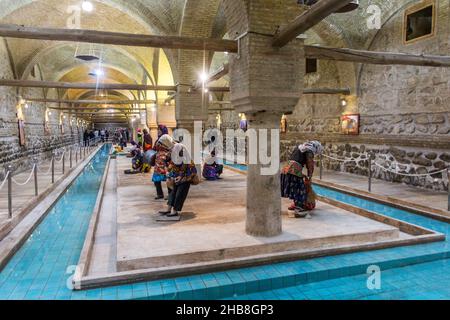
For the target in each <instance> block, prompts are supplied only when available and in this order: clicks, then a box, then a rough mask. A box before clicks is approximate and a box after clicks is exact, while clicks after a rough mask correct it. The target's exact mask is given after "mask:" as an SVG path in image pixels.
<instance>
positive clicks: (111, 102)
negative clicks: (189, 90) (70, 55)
mask: <svg viewBox="0 0 450 320" xmlns="http://www.w3.org/2000/svg"><path fill="white" fill-rule="evenodd" d="M23 99H24V100H25V101H30V102H48V103H67V104H78V105H80V104H99V105H108V104H109V105H130V104H153V103H156V101H155V100H103V101H102V100H63V99H41V98H23Z"/></svg>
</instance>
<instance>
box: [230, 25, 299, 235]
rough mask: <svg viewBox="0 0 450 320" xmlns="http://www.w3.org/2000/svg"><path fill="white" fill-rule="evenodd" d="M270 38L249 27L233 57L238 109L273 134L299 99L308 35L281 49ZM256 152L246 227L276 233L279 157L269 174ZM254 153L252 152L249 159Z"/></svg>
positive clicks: (233, 98)
mask: <svg viewBox="0 0 450 320" xmlns="http://www.w3.org/2000/svg"><path fill="white" fill-rule="evenodd" d="M271 40H272V37H271V36H267V35H264V34H255V33H247V34H245V35H244V36H242V37H241V39H240V55H232V56H231V57H230V77H231V81H230V86H231V102H232V104H233V106H234V107H235V109H236V112H238V113H245V114H246V116H247V119H248V120H249V128H250V129H256V131H258V130H259V129H268V130H269V132H268V134H269V137H270V130H271V129H278V130H279V128H280V123H281V118H282V116H283V114H288V113H291V112H292V111H293V110H294V108H295V106H296V105H297V103H298V101H299V99H300V97H301V94H302V91H303V77H304V71H305V60H304V51H303V40H301V39H296V40H294V41H292V42H291V43H289V44H288V45H286V46H285V47H283V48H281V49H274V48H272V46H271ZM249 132H251V130H249ZM257 134H258V135H259V132H258V133H257ZM278 139H279V138H278ZM249 140H250V139H249ZM269 141H270V138H269V139H268V142H269ZM277 142H279V141H277ZM258 143H259V141H258ZM269 146H270V144H269ZM249 150H250V149H249ZM269 150H270V148H269ZM253 152H256V153H257V155H256V158H257V159H258V161H257V163H256V164H251V165H249V172H248V177H247V223H246V231H247V233H248V234H249V235H252V236H263V237H273V236H277V235H279V234H281V232H282V225H281V191H280V181H279V163H278V172H277V173H275V174H273V175H264V174H262V173H261V169H262V168H263V166H262V165H261V164H260V162H259V161H260V154H259V152H258V151H253ZM278 152H279V150H278ZM252 157H253V158H255V155H254V154H251V153H250V154H249V158H250V161H249V162H250V163H251V158H252ZM273 161H274V160H273Z"/></svg>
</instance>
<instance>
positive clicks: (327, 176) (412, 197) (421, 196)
mask: <svg viewBox="0 0 450 320" xmlns="http://www.w3.org/2000/svg"><path fill="white" fill-rule="evenodd" d="M315 175H316V179H319V170H316V172H315ZM323 180H324V181H326V182H331V183H335V184H339V185H341V186H347V187H350V188H354V189H360V190H363V191H367V190H368V178H367V177H363V176H358V175H354V174H350V173H342V172H336V171H328V170H326V171H324V174H323ZM372 193H374V194H377V195H383V196H389V197H391V198H398V199H400V200H403V201H408V202H412V203H417V204H419V205H422V206H427V207H430V208H434V209H440V210H447V206H448V195H447V193H446V192H438V191H433V190H426V189H421V188H417V187H412V186H408V185H404V184H400V183H392V182H388V181H383V180H377V179H373V180H372Z"/></svg>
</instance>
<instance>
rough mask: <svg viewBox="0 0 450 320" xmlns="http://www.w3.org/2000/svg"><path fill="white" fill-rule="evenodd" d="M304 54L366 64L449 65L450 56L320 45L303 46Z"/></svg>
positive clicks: (314, 57)
mask: <svg viewBox="0 0 450 320" xmlns="http://www.w3.org/2000/svg"><path fill="white" fill-rule="evenodd" d="M305 56H306V58H310V59H323V60H336V61H347V62H355V63H366V64H381V65H410V66H424V67H450V56H438V55H424V54H410V53H392V52H375V51H365V50H355V49H346V48H330V47H322V46H305Z"/></svg>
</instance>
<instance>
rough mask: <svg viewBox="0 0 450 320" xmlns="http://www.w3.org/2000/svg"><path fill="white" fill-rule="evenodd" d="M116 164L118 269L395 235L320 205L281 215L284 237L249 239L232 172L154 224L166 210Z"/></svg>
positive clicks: (238, 180) (241, 191) (239, 178)
mask: <svg viewBox="0 0 450 320" xmlns="http://www.w3.org/2000/svg"><path fill="white" fill-rule="evenodd" d="M118 162H119V166H118V176H119V179H118V188H117V193H118V216H117V221H118V228H117V229H118V230H117V269H118V271H128V270H138V269H147V268H161V267H167V266H174V265H180V264H189V263H196V262H202V261H203V262H207V261H215V260H223V259H233V258H243V257H250V256H253V255H260V254H271V253H276V252H283V251H292V250H302V249H303V250H307V249H308V250H311V249H319V248H329V247H335V246H338V245H349V244H363V243H370V242H377V241H384V240H393V239H398V238H399V237H400V232H399V230H398V229H397V228H394V227H392V226H389V225H385V224H382V223H379V222H376V221H373V220H370V219H367V218H363V217H360V216H357V215H355V214H353V213H349V212H347V211H344V210H342V209H339V208H336V207H333V206H331V205H327V204H323V203H320V204H319V206H318V208H317V210H316V211H315V212H314V214H313V219H311V220H306V219H290V218H288V217H287V216H286V217H285V218H284V221H283V229H284V232H283V234H282V235H280V236H278V237H274V238H257V237H252V236H248V235H247V234H246V233H245V188H246V180H245V176H243V175H241V174H239V173H235V172H231V171H225V174H224V176H223V179H222V180H220V181H215V182H209V181H205V182H203V183H202V184H200V185H199V186H194V187H192V189H191V193H190V195H189V198H188V200H187V203H186V206H185V208H184V213H183V216H182V220H181V221H180V222H158V221H157V217H158V214H156V212H157V211H158V210H161V209H163V208H165V203H164V202H163V201H154V200H153V198H154V197H155V191H154V187H153V186H151V184H150V183H149V181H142V177H139V178H137V177H132V176H126V175H124V174H123V170H125V169H126V168H127V166H128V163H127V161H123V160H122V159H119V160H118ZM145 179H147V178H145ZM138 181H139V182H140V183H138V184H137V185H136V183H137V182H138ZM141 182H143V184H142V183H141ZM147 182H148V183H147ZM283 205H284V207H285V208H286V207H287V206H288V202H286V201H284V203H283ZM403 236H404V237H406V235H403Z"/></svg>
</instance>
